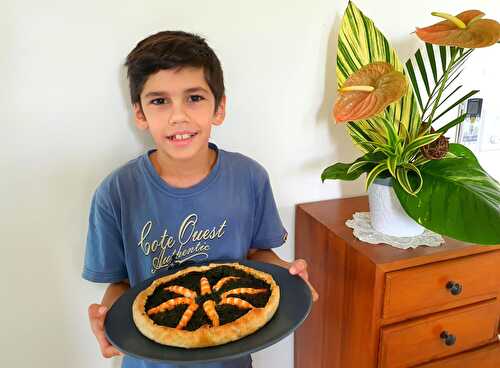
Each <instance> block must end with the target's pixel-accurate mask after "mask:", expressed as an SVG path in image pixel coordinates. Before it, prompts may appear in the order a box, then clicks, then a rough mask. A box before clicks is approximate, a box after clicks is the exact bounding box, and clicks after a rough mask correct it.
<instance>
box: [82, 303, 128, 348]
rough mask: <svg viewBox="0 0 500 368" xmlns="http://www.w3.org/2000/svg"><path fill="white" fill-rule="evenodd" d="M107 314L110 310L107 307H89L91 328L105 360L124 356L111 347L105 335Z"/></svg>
mask: <svg viewBox="0 0 500 368" xmlns="http://www.w3.org/2000/svg"><path fill="white" fill-rule="evenodd" d="M106 313H108V308H107V307H106V306H105V305H103V304H91V305H90V306H89V321H90V328H91V329H92V332H93V333H94V335H95V337H96V339H97V342H98V343H99V347H100V349H101V354H102V356H103V357H104V358H111V357H114V356H117V355H123V354H122V353H121V352H120V351H118V350H117V349H116V348H115V347H114V346H113V345H111V343H110V342H109V341H108V339H107V338H106V335H105V334H104V319H105V318H106Z"/></svg>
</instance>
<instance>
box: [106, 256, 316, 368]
mask: <svg viewBox="0 0 500 368" xmlns="http://www.w3.org/2000/svg"><path fill="white" fill-rule="evenodd" d="M225 262H239V263H241V264H243V265H246V266H249V267H252V268H255V269H257V270H261V271H264V272H267V273H269V274H271V275H272V276H273V278H274V280H275V281H276V282H277V284H278V285H279V287H280V304H279V306H278V310H277V311H276V313H275V314H274V316H273V318H272V319H271V320H270V321H269V322H268V323H267V324H266V325H265V326H264V327H262V328H261V329H260V330H258V331H256V332H255V333H253V334H251V335H248V336H246V337H244V338H242V339H240V340H237V341H234V342H231V343H228V344H225V345H219V346H214V347H209V348H197V349H183V348H176V347H171V346H165V345H161V344H158V343H156V342H154V341H152V340H149V339H148V338H147V337H145V336H144V335H143V334H141V332H140V331H139V330H138V329H137V327H136V326H135V323H134V320H133V319H132V303H133V302H134V300H135V297H136V296H137V294H139V293H140V292H141V291H142V290H144V289H145V288H146V287H148V286H149V285H150V284H151V282H152V281H153V280H154V279H157V278H159V277H161V276H165V274H168V273H173V272H176V271H178V270H179V269H175V270H171V271H170V272H168V273H165V274H162V275H161V276H156V277H153V278H150V279H148V280H145V281H143V282H141V283H139V284H137V285H136V286H134V287H133V288H130V289H129V290H127V291H126V292H125V293H124V294H123V295H122V296H121V297H120V298H119V299H118V300H117V301H116V302H115V303H114V304H113V306H112V307H111V309H110V310H109V312H108V314H107V315H106V320H105V322H104V329H105V332H106V336H107V338H108V340H109V341H110V342H111V343H112V344H113V345H114V346H115V347H116V348H117V349H118V350H120V351H121V352H123V353H124V354H127V355H130V356H133V357H135V358H140V359H146V360H151V361H155V362H161V363H172V364H195V363H209V362H215V361H222V360H229V359H235V358H238V357H241V356H244V355H247V354H249V353H253V352H256V351H258V350H261V349H264V348H266V347H268V346H271V345H273V344H275V343H276V342H278V341H280V340H281V339H283V338H284V337H286V336H287V335H289V334H291V333H292V332H293V331H294V330H295V329H296V328H297V327H299V326H300V325H301V324H302V322H303V321H304V320H305V319H306V317H307V316H308V314H309V312H310V311H311V306H312V296H311V291H310V289H309V287H308V286H307V284H306V283H305V282H304V280H302V278H300V277H299V276H294V275H291V274H290V273H289V272H288V270H287V269H285V268H282V267H278V266H275V265H272V264H269V263H262V262H254V261H247V260H229V261H213V262H205V264H208V263H225ZM201 264H203V263H200V264H197V265H201Z"/></svg>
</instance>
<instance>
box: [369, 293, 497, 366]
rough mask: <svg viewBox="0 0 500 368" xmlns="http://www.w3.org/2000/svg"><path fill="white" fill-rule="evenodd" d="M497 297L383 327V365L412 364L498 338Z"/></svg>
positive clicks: (381, 347)
mask: <svg viewBox="0 0 500 368" xmlns="http://www.w3.org/2000/svg"><path fill="white" fill-rule="evenodd" d="M498 319H499V312H498V303H497V300H496V299H493V300H490V301H486V302H482V303H478V304H474V305H471V306H467V307H462V308H457V309H453V310H451V311H447V312H441V313H436V314H434V315H431V316H428V317H424V318H419V319H415V320H413V321H410V322H403V323H399V324H396V325H394V326H390V327H385V328H382V330H381V339H380V354H379V360H380V365H379V367H381V368H398V367H411V366H414V365H416V364H420V363H425V362H428V361H431V360H434V359H437V358H440V357H445V356H448V355H452V354H456V353H459V352H461V351H464V350H468V349H473V348H475V347H479V346H481V345H483V344H486V343H488V342H492V341H494V340H495V339H497V328H498Z"/></svg>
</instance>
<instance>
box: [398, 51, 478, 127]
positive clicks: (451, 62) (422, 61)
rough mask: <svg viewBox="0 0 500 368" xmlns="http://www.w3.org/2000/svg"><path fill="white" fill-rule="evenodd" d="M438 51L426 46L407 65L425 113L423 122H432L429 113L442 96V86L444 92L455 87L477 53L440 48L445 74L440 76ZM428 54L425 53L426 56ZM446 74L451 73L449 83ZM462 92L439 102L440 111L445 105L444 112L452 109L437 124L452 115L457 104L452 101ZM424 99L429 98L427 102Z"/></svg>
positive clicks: (442, 72)
mask: <svg viewBox="0 0 500 368" xmlns="http://www.w3.org/2000/svg"><path fill="white" fill-rule="evenodd" d="M434 47H437V46H433V45H431V44H428V43H426V44H425V48H421V49H418V50H417V51H416V52H415V54H414V55H413V57H412V58H410V59H408V60H407V61H406V63H405V67H406V70H407V71H408V75H409V76H410V82H411V85H412V88H413V91H414V94H415V96H416V97H417V99H418V100H419V101H418V102H419V105H420V108H421V110H422V120H423V121H428V119H429V117H430V115H431V114H430V112H429V111H428V110H429V109H430V108H431V107H432V106H433V104H434V103H435V100H436V98H437V97H438V96H439V95H440V94H439V89H440V87H441V85H442V83H443V82H444V83H445V86H444V88H443V92H444V91H446V90H447V89H448V88H449V87H451V86H452V85H453V82H454V81H455V80H456V79H457V78H458V76H459V75H460V73H461V71H462V67H463V65H464V63H465V61H466V60H467V58H468V57H469V56H470V55H471V53H472V51H473V49H470V50H467V51H464V50H463V49H460V48H456V47H450V46H440V47H439V55H440V59H441V66H442V70H441V74H440V75H438V70H437V60H436V55H437V51H436V50H435V49H434ZM424 50H425V52H423V51H424ZM447 54H449V55H450V57H449V58H448V57H447ZM452 56H453V57H452ZM417 73H418V74H417ZM445 73H447V80H446V81H445V80H444V76H445ZM459 89H460V87H458V88H455V90H454V91H453V92H451V93H449V94H448V95H447V96H446V98H444V99H443V100H440V101H438V106H437V107H439V106H441V105H443V107H444V108H446V106H449V107H448V108H447V109H445V111H444V112H443V113H440V114H439V115H438V116H437V117H435V118H434V119H433V121H435V120H437V119H438V118H439V117H442V116H443V114H444V113H446V112H447V111H449V109H452V108H454V107H455V106H456V104H457V102H456V101H455V102H453V101H448V100H449V99H450V98H451V97H452V96H453V95H454V94H455V92H457V91H458V90H459ZM424 90H425V93H424ZM424 95H427V98H426V99H425V101H424ZM469 97H470V96H469ZM445 102H446V104H445ZM458 103H460V102H458ZM422 106H423V107H422Z"/></svg>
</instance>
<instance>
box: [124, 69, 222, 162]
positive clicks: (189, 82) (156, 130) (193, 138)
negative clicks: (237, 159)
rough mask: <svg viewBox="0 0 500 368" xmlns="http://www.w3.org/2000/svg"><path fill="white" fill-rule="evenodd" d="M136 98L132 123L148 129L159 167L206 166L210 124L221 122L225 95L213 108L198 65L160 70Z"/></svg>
mask: <svg viewBox="0 0 500 368" xmlns="http://www.w3.org/2000/svg"><path fill="white" fill-rule="evenodd" d="M140 101H141V103H140V104H135V105H134V113H135V114H134V115H135V120H136V125H137V126H138V127H139V128H140V129H147V130H148V131H149V132H150V134H151V136H152V138H153V140H154V142H155V143H156V148H157V153H156V155H157V156H158V157H157V160H158V162H160V163H162V166H164V167H166V166H167V165H168V166H169V167H179V166H180V165H182V167H185V168H188V167H190V168H191V169H195V168H196V167H197V166H198V165H202V166H203V165H206V162H208V161H209V158H210V155H211V153H210V149H209V148H208V140H209V138H210V132H211V129H212V125H220V124H222V122H223V121H224V117H225V97H223V98H222V100H221V103H220V105H219V107H218V109H217V111H215V97H214V95H213V93H212V91H211V90H210V87H209V86H208V84H207V82H206V80H205V76H204V71H203V69H202V68H195V67H183V68H177V69H162V70H160V71H158V72H157V73H155V74H152V75H150V76H149V78H148V79H147V80H146V83H145V84H144V88H143V90H142V93H141V99H140ZM202 169H203V168H202Z"/></svg>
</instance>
